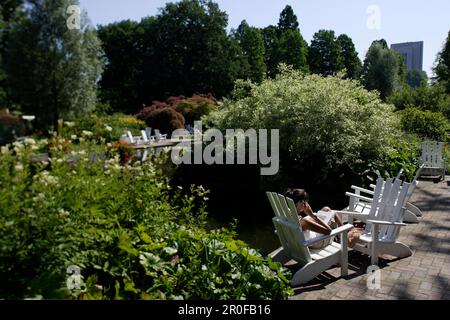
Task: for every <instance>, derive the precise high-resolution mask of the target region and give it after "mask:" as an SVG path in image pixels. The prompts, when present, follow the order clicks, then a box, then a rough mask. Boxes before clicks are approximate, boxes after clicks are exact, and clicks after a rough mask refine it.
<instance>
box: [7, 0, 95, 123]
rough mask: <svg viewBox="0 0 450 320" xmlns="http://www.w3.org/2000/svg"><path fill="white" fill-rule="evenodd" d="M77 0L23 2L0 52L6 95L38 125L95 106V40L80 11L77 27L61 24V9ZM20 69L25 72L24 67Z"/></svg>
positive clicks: (64, 22)
mask: <svg viewBox="0 0 450 320" xmlns="http://www.w3.org/2000/svg"><path fill="white" fill-rule="evenodd" d="M77 3H78V1H69V0H39V1H32V2H28V5H27V6H24V7H23V10H24V12H25V14H26V15H25V17H24V18H23V19H18V20H17V21H15V22H14V23H13V24H12V26H11V31H10V33H9V37H10V39H9V42H8V48H7V50H6V54H5V58H4V59H5V69H6V71H7V81H8V87H9V89H10V91H11V92H10V98H11V100H12V103H13V104H17V105H19V106H20V108H21V110H22V111H24V112H26V113H29V114H35V115H36V122H37V123H38V124H39V125H40V127H42V128H45V127H47V126H49V125H53V126H54V127H55V128H56V126H57V121H58V119H59V118H60V117H67V116H73V115H80V114H84V113H86V112H89V111H91V110H93V109H94V108H95V103H96V83H97V81H98V79H99V77H100V75H101V73H102V60H101V58H100V54H101V45H100V42H99V40H98V38H97V35H96V31H95V30H94V29H93V28H91V27H89V25H88V21H87V18H86V16H85V15H83V16H82V19H81V29H80V30H76V29H74V30H69V28H67V22H66V20H67V18H68V15H67V13H66V10H67V8H68V7H69V6H70V5H73V4H77ZM25 71H26V72H25Z"/></svg>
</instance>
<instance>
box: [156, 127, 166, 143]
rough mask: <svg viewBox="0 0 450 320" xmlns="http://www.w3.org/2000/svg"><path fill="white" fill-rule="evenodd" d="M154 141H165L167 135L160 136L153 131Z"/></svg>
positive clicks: (157, 131)
mask: <svg viewBox="0 0 450 320" xmlns="http://www.w3.org/2000/svg"><path fill="white" fill-rule="evenodd" d="M155 139H156V142H158V141H163V140H166V139H167V134H161V133H160V132H159V130H158V129H155Z"/></svg>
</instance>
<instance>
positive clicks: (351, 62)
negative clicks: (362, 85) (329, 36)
mask: <svg viewBox="0 0 450 320" xmlns="http://www.w3.org/2000/svg"><path fill="white" fill-rule="evenodd" d="M337 43H338V44H339V46H340V47H341V52H340V56H341V57H342V59H343V64H344V67H345V69H346V70H347V77H349V78H352V79H358V78H359V76H360V74H361V70H362V64H361V60H359V58H358V53H357V52H356V50H355V45H354V44H353V41H352V39H351V38H350V37H349V36H347V35H346V34H341V35H340V36H339V37H337Z"/></svg>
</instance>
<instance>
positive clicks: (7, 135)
mask: <svg viewBox="0 0 450 320" xmlns="http://www.w3.org/2000/svg"><path fill="white" fill-rule="evenodd" d="M25 129H26V128H25V125H24V124H23V122H22V120H21V119H20V118H19V117H17V116H14V115H12V114H10V113H9V112H6V111H0V145H5V144H7V143H10V142H12V141H13V140H14V138H16V137H22V136H23V135H25Z"/></svg>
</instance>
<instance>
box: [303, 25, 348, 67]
mask: <svg viewBox="0 0 450 320" xmlns="http://www.w3.org/2000/svg"><path fill="white" fill-rule="evenodd" d="M341 51H342V47H341V46H340V42H339V41H337V39H336V37H335V34H334V31H333V30H319V31H318V32H316V33H315V34H314V36H313V39H312V41H311V46H310V48H309V53H308V62H309V68H310V70H311V72H312V73H316V74H321V75H323V76H328V75H333V74H336V73H337V72H339V71H340V70H342V69H343V68H344V67H345V65H344V58H343V56H341Z"/></svg>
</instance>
